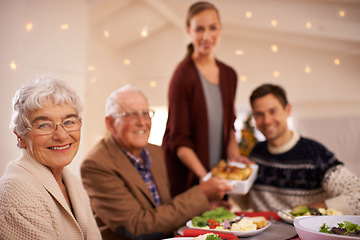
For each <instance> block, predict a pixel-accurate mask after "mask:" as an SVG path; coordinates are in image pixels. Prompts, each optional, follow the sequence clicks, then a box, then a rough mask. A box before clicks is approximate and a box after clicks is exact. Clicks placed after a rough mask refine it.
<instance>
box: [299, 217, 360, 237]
mask: <svg viewBox="0 0 360 240" xmlns="http://www.w3.org/2000/svg"><path fill="white" fill-rule="evenodd" d="M294 227H295V230H296V232H297V234H298V235H299V237H300V239H302V240H347V239H358V240H359V239H360V216H355V215H341V216H337V215H335V216H308V217H301V218H295V220H294Z"/></svg>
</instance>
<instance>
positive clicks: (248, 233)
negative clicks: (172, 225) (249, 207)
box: [186, 218, 271, 237]
mask: <svg viewBox="0 0 360 240" xmlns="http://www.w3.org/2000/svg"><path fill="white" fill-rule="evenodd" d="M244 219H246V218H244ZM186 226H187V227H188V228H191V229H198V230H206V228H200V227H194V226H193V225H192V221H191V220H189V221H188V222H187V223H186ZM270 226H271V223H270V221H266V226H265V227H263V228H260V229H257V230H255V231H231V230H229V229H226V230H220V229H217V228H215V229H211V230H210V231H211V232H213V233H218V234H231V235H234V236H237V237H249V236H254V235H257V234H259V233H262V232H264V231H265V230H266V229H268V228H269V227H270Z"/></svg>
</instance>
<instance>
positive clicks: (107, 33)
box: [104, 30, 109, 38]
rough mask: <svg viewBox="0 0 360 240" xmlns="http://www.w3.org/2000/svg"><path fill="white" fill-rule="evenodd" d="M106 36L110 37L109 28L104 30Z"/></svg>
mask: <svg viewBox="0 0 360 240" xmlns="http://www.w3.org/2000/svg"><path fill="white" fill-rule="evenodd" d="M104 37H105V38H109V31H108V30H105V31H104Z"/></svg>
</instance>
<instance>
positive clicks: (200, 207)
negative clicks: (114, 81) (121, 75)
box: [81, 85, 233, 240]
mask: <svg viewBox="0 0 360 240" xmlns="http://www.w3.org/2000/svg"><path fill="white" fill-rule="evenodd" d="M105 115H106V117H105V122H106V126H107V129H108V130H109V132H110V134H111V135H110V136H108V137H105V138H104V139H102V140H101V141H100V142H99V143H98V144H97V145H96V146H95V147H94V148H93V149H92V151H91V152H90V153H89V154H88V155H87V156H86V157H85V160H84V162H83V164H82V166H81V175H82V180H83V184H84V186H85V188H86V190H87V192H88V194H89V196H90V201H91V205H92V209H93V211H94V213H95V217H96V220H97V223H98V226H99V227H100V230H101V233H102V237H103V239H104V240H106V239H147V240H151V239H163V238H166V237H167V236H169V234H170V235H171V234H172V233H173V232H174V231H175V230H177V229H178V228H179V227H181V226H183V225H184V224H185V223H186V221H188V220H190V219H191V218H192V217H194V216H197V215H200V214H202V213H203V212H204V211H206V210H209V209H210V202H209V201H212V200H220V199H222V198H223V196H224V194H225V193H226V191H231V190H232V188H233V187H232V186H229V184H228V181H226V180H224V179H219V178H212V179H210V180H209V181H207V182H203V183H201V184H200V185H197V186H194V187H192V188H190V189H188V190H187V191H186V192H184V193H182V194H180V195H178V196H176V197H174V198H172V197H171V195H170V187H169V181H168V179H167V172H166V166H165V160H164V155H163V151H162V149H161V148H160V147H159V146H155V145H152V144H149V143H148V138H149V135H150V129H151V117H152V116H153V115H154V112H153V111H152V110H150V109H149V105H148V102H147V99H146V98H145V96H144V95H143V94H142V93H141V92H140V91H139V90H137V89H135V88H134V87H131V86H129V85H127V86H125V87H123V88H120V89H118V90H116V91H114V92H113V93H112V94H111V95H110V96H109V98H108V100H107V102H106V109H105Z"/></svg>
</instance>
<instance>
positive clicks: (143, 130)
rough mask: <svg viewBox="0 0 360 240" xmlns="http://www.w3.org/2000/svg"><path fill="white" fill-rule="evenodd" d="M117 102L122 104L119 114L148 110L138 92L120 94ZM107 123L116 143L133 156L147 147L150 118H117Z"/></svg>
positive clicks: (146, 104)
mask: <svg viewBox="0 0 360 240" xmlns="http://www.w3.org/2000/svg"><path fill="white" fill-rule="evenodd" d="M118 102H119V103H122V104H121V105H120V106H121V108H120V110H119V113H124V112H126V113H132V112H139V111H148V110H149V106H148V103H147V101H146V99H145V98H144V96H143V95H141V94H140V93H138V92H126V93H122V94H120V96H119V97H118ZM107 121H108V122H107V124H108V129H109V130H110V132H111V134H112V135H113V137H114V138H115V139H116V141H117V142H118V143H119V144H120V145H121V146H122V147H124V148H125V149H126V150H127V151H129V152H131V153H132V154H133V155H135V156H139V155H140V153H141V150H142V148H143V147H145V146H146V145H147V143H148V139H149V136H150V129H151V119H150V117H146V116H142V115H137V116H131V115H130V117H129V116H121V117H120V116H119V117H115V118H114V119H110V118H108V120H107ZM109 121H110V122H109Z"/></svg>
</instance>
